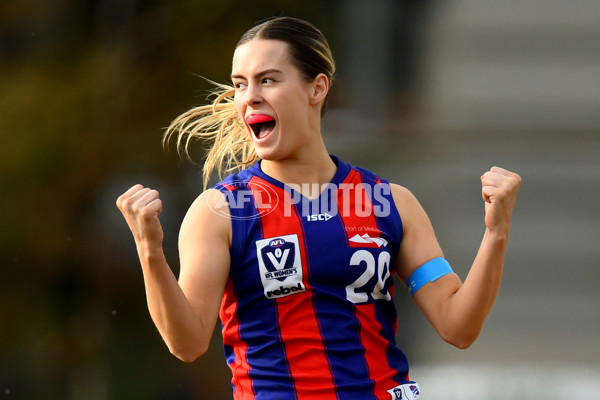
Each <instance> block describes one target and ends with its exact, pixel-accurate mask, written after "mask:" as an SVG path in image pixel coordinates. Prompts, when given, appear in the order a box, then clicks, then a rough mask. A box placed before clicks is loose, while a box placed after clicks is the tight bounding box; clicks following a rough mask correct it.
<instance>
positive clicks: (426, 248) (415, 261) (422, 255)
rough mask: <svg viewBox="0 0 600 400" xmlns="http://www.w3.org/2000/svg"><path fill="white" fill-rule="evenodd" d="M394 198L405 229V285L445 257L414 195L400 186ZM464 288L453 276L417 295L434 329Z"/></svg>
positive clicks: (401, 266)
mask: <svg viewBox="0 0 600 400" xmlns="http://www.w3.org/2000/svg"><path fill="white" fill-rule="evenodd" d="M392 194H393V196H394V202H395V204H396V207H397V208H398V212H399V213H400V216H401V218H402V223H403V226H404V236H403V238H402V242H401V244H400V249H399V251H398V256H397V261H396V270H397V272H398V275H399V277H400V279H401V280H402V282H406V280H407V279H408V278H409V277H410V275H411V274H412V273H413V272H414V271H415V270H417V268H419V267H420V266H422V265H423V264H425V263H426V262H428V261H430V260H433V259H434V258H438V257H443V256H444V254H443V252H442V249H441V247H440V245H439V243H438V241H437V238H436V236H435V232H434V229H433V226H432V224H431V221H430V220H429V217H428V216H427V214H426V213H425V210H424V209H423V207H422V206H421V205H420V204H419V202H418V201H417V199H416V198H415V197H414V195H413V194H412V193H410V191H408V190H407V189H405V188H403V187H401V186H397V185H393V186H392ZM461 285H462V283H461V281H460V279H459V278H458V276H457V275H456V274H454V273H452V274H448V275H444V276H442V277H441V278H439V279H437V280H436V281H435V282H430V283H427V284H425V285H424V286H423V287H422V288H421V289H419V290H418V291H417V292H416V293H415V295H414V297H413V300H414V301H415V303H416V304H417V306H418V307H419V309H420V310H421V311H422V312H423V314H424V315H425V317H427V319H428V320H429V321H430V322H431V323H432V325H433V326H434V328H436V329H438V327H439V320H440V318H442V317H443V315H442V314H443V309H444V304H445V303H446V302H447V300H448V299H449V298H450V297H451V296H452V294H453V293H455V292H456V291H457V290H458V289H459V288H460V286H461Z"/></svg>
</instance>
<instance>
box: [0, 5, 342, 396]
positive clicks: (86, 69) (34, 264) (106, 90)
mask: <svg viewBox="0 0 600 400" xmlns="http://www.w3.org/2000/svg"><path fill="white" fill-rule="evenodd" d="M333 8H334V3H333V2H331V3H328V4H327V5H323V2H319V1H317V0H305V1H301V2H300V1H291V0H262V1H253V2H246V1H231V0H200V1H184V0H177V1H168V2H167V1H162V2H161V1H157V0H155V1H152V0H147V1H142V0H139V1H131V0H130V1H118V0H106V1H102V0H87V1H82V0H56V1H53V2H49V1H42V0H31V1H3V2H0V110H1V111H0V138H1V140H2V146H1V147H0V191H1V196H0V210H1V212H2V229H1V230H0V261H1V262H2V267H3V268H2V279H1V280H0V304H1V305H0V397H3V396H6V397H8V396H10V397H12V398H19V399H20V398H40V399H41V398H52V399H54V398H56V399H65V398H73V399H78V398H85V399H95V398H98V399H105V398H111V399H119V398H123V399H131V398H144V399H153V398H155V399H158V398H174V397H176V398H195V399H199V398H210V399H215V398H227V397H228V396H230V393H231V389H230V388H229V387H228V380H229V376H228V372H227V367H226V365H225V362H224V358H223V356H222V351H221V349H220V347H219V343H218V337H217V338H216V339H215V340H216V342H217V343H215V344H214V345H213V346H211V351H210V353H209V354H208V355H207V356H206V357H205V358H204V359H202V360H201V361H199V362H196V363H194V364H191V365H186V364H183V363H181V362H179V361H178V360H176V359H175V358H174V357H173V356H171V355H170V354H168V351H167V350H166V347H165V346H163V345H162V343H161V342H160V338H159V336H158V334H157V333H156V331H155V328H154V327H153V325H152V322H151V321H150V318H149V316H148V313H147V311H146V305H145V298H144V289H143V284H142V277H141V271H139V267H138V264H137V259H136V256H135V248H134V244H133V241H132V240H131V238H130V237H129V234H128V232H127V228H126V226H125V223H124V221H122V220H121V219H120V216H119V215H118V210H117V209H116V207H115V206H114V201H115V200H116V197H117V196H118V195H119V194H120V193H121V192H122V191H124V190H125V189H126V188H127V187H128V186H129V185H132V184H134V183H136V182H133V179H135V178H139V177H148V179H149V180H150V179H151V180H153V181H155V182H163V183H164V187H166V188H168V189H169V190H171V191H172V193H173V194H172V197H173V199H174V201H173V203H172V207H173V208H176V209H177V211H174V213H175V214H176V216H174V217H172V218H171V219H172V220H173V221H175V222H173V223H172V224H171V225H169V224H168V223H166V228H165V229H166V230H167V228H169V227H171V228H170V229H171V232H170V233H169V234H170V235H171V236H176V233H177V229H176V226H177V222H176V221H178V220H180V217H181V216H182V215H183V213H184V212H185V208H186V207H187V204H189V203H190V202H191V201H192V199H193V198H192V197H191V196H193V195H195V194H197V193H198V192H199V191H200V183H199V182H200V179H199V171H197V170H194V172H193V173H192V174H191V176H192V180H191V184H190V180H189V177H188V178H186V174H185V171H184V170H182V167H181V166H179V162H178V160H177V158H176V157H175V156H165V154H164V153H163V151H162V149H161V147H160V139H161V135H162V128H163V127H165V126H166V125H168V123H169V121H170V120H171V119H172V118H174V117H175V116H177V115H178V114H179V113H181V112H183V111H185V109H187V108H189V107H190V106H192V105H193V104H194V103H201V102H203V101H204V97H205V94H204V91H205V90H206V89H207V86H206V85H207V84H206V82H204V81H203V80H202V79H199V78H198V77H197V75H201V76H204V77H207V78H210V79H213V80H216V81H227V80H228V76H229V72H230V62H231V55H232V52H233V48H234V45H235V43H236V42H237V39H238V38H239V36H240V35H241V34H242V33H243V32H244V31H245V30H246V29H248V28H249V27H251V26H252V25H253V24H254V23H255V22H257V21H259V20H262V19H264V18H267V17H269V16H272V15H292V16H298V17H301V18H306V19H309V20H311V21H313V22H314V23H315V24H316V25H318V26H320V27H321V28H322V29H323V30H324V31H325V33H326V34H328V32H327V31H328V30H329V31H333V26H332V24H334V23H335V18H331V15H332V13H333V11H332V10H333ZM150 177H152V178H150ZM186 179H188V181H186ZM184 187H187V189H183V188H184ZM190 187H191V188H192V189H197V190H196V191H195V193H191V192H193V191H194V190H191V191H190ZM178 188H180V189H181V193H178ZM167 219H168V218H167ZM167 222H168V221H167ZM175 241H176V237H175V238H172V239H171V242H169V243H166V244H167V245H168V247H169V248H168V249H167V253H168V255H169V257H170V259H172V260H173V264H176V253H175V250H174V248H175V246H174V243H175ZM173 267H174V270H176V269H177V268H176V265H173ZM217 333H218V329H217Z"/></svg>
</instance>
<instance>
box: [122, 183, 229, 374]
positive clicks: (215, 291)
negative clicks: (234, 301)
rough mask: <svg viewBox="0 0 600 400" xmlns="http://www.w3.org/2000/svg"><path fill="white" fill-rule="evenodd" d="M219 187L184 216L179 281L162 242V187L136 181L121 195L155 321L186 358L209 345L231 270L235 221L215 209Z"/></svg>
mask: <svg viewBox="0 0 600 400" xmlns="http://www.w3.org/2000/svg"><path fill="white" fill-rule="evenodd" d="M215 192H216V191H214V190H209V191H206V192H204V193H203V194H202V195H200V196H199V197H198V199H196V201H195V202H194V203H193V204H192V206H191V207H190V209H189V211H188V213H187V215H186V217H185V219H184V221H183V224H182V226H181V232H180V239H179V252H180V260H181V268H180V277H179V282H178V281H177V279H176V278H175V276H174V274H173V272H172V271H171V268H170V267H169V265H168V264H167V261H166V259H165V255H164V251H163V247H162V241H163V231H162V227H161V225H160V222H159V219H158V216H159V214H160V212H161V210H162V202H161V200H160V198H159V195H158V192H157V191H155V190H151V189H148V188H144V187H142V186H141V185H136V186H134V187H132V188H131V189H129V190H128V191H127V192H125V193H124V194H123V195H122V196H120V197H119V199H118V200H117V206H118V207H119V209H120V210H121V212H122V213H123V216H124V217H125V219H126V221H127V224H128V225H129V228H130V229H131V232H132V233H133V237H134V239H135V243H136V246H137V250H138V255H139V258H140V262H141V265H142V271H143V275H144V284H145V288H146V297H147V301H148V309H149V311H150V315H151V317H152V320H153V321H154V323H155V325H156V327H157V328H158V331H159V332H160V334H161V336H162V338H163V340H164V341H165V343H166V344H167V347H168V348H169V350H170V351H171V353H172V354H174V355H175V356H176V357H178V358H179V359H181V360H183V361H186V362H191V361H194V360H195V359H196V358H198V357H199V356H201V355H202V354H204V353H205V352H206V349H207V348H208V344H209V342H210V339H211V337H212V334H213V331H214V327H215V324H216V321H217V317H218V311H219V306H220V304H221V299H222V297H223V291H224V287H225V283H226V280H227V276H228V274H229V243H230V236H231V224H230V221H229V219H228V218H226V217H224V216H223V215H219V214H216V213H214V212H212V210H211V208H210V206H209V202H210V201H213V202H216V200H217V199H218V196H220V194H219V193H215Z"/></svg>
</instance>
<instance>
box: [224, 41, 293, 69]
mask: <svg viewBox="0 0 600 400" xmlns="http://www.w3.org/2000/svg"><path fill="white" fill-rule="evenodd" d="M291 66H292V65H291V62H290V58H289V54H288V44H287V43H285V42H283V41H281V40H265V39H253V40H251V41H249V42H247V43H244V44H242V45H241V46H238V47H237V48H236V49H235V52H234V53H233V61H232V65H231V73H232V75H249V74H253V73H259V72H260V71H261V70H267V69H279V70H282V71H283V70H285V69H286V68H289V67H291Z"/></svg>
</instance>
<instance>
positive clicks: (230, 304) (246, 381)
mask: <svg viewBox="0 0 600 400" xmlns="http://www.w3.org/2000/svg"><path fill="white" fill-rule="evenodd" d="M236 305H237V300H236V298H235V294H234V293H233V281H232V280H231V279H228V280H227V283H226V285H225V293H224V295H223V302H222V304H221V309H220V311H219V318H221V321H222V323H223V327H224V328H223V338H224V339H225V338H228V339H229V340H227V342H226V343H223V344H224V345H227V346H231V348H232V349H233V351H234V354H235V360H234V362H233V364H232V365H230V366H229V367H230V368H231V372H232V376H233V377H232V383H233V385H234V387H235V392H234V393H233V398H234V399H235V400H247V399H249V398H255V396H256V393H255V392H254V388H253V387H252V379H251V378H250V375H249V374H248V373H249V371H250V365H249V364H248V357H247V351H248V345H247V344H246V342H244V341H243V340H242V339H241V338H240V332H239V327H240V324H239V321H238V317H237V314H236ZM248 396H250V397H248Z"/></svg>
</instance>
